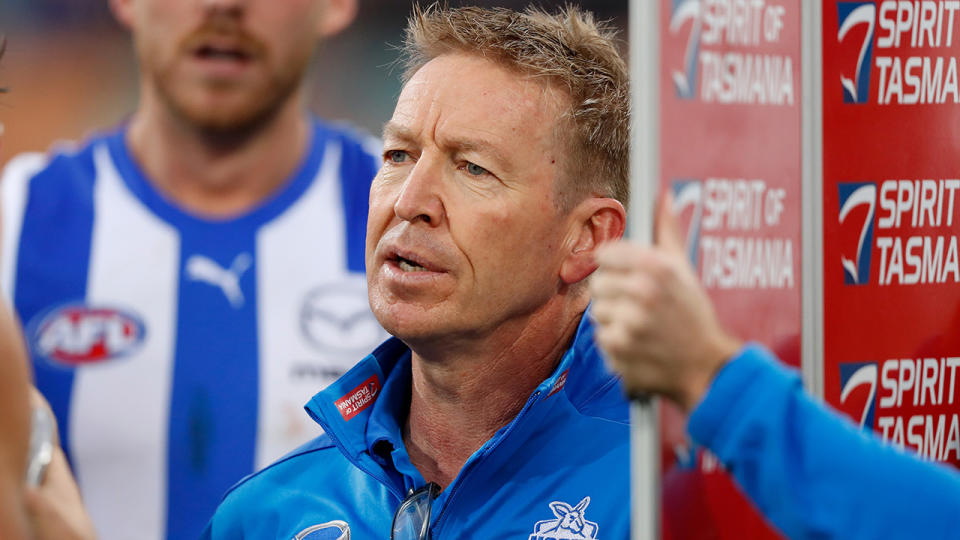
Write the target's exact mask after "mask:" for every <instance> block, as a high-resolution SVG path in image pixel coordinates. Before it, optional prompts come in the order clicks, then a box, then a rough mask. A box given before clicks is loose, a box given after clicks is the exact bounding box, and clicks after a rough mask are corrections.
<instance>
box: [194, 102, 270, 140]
mask: <svg viewBox="0 0 960 540" xmlns="http://www.w3.org/2000/svg"><path fill="white" fill-rule="evenodd" d="M275 109H276V108H275V107H274V108H264V107H259V108H257V107H254V106H252V105H234V106H230V105H227V104H223V103H220V104H216V105H213V106H186V107H181V108H180V111H179V116H180V117H181V118H182V119H183V120H184V121H185V122H186V123H187V124H189V125H190V126H192V127H194V128H195V129H197V130H198V131H201V132H203V133H206V134H209V135H222V136H226V135H238V134H243V133H249V132H250V131H255V130H256V129H257V128H258V127H259V126H261V125H263V124H265V123H267V121H268V120H269V119H270V118H271V117H272V112H273V111H274V110H275Z"/></svg>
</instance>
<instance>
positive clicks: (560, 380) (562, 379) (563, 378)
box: [547, 369, 570, 397]
mask: <svg viewBox="0 0 960 540" xmlns="http://www.w3.org/2000/svg"><path fill="white" fill-rule="evenodd" d="M567 373H570V370H569V369H566V370H564V371H563V373H561V374H560V376H559V377H557V381H556V382H555V383H553V388H551V389H550V393H549V394H547V397H550V396H552V395H554V394H556V393H557V392H559V391H560V390H562V389H563V387H564V385H566V384H567Z"/></svg>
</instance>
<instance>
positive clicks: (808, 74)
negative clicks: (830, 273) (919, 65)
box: [800, 2, 824, 398]
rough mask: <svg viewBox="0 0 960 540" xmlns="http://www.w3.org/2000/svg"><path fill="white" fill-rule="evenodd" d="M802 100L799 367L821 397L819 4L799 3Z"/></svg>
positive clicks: (821, 87) (820, 75)
mask: <svg viewBox="0 0 960 540" xmlns="http://www.w3.org/2000/svg"><path fill="white" fill-rule="evenodd" d="M801 10H802V20H801V27H800V28H801V32H802V34H801V36H802V37H801V42H802V49H801V50H802V53H801V54H802V57H801V65H802V72H801V80H802V81H803V83H802V84H803V90H802V95H803V101H802V102H801V103H802V106H801V112H800V114H801V115H802V117H801V118H802V120H801V124H802V126H803V138H802V139H801V141H802V142H801V145H802V156H803V157H802V159H803V162H802V166H801V169H802V171H803V183H802V189H801V193H802V202H801V209H802V213H803V225H802V229H801V233H800V234H801V235H802V237H801V243H802V245H803V251H802V255H801V265H802V269H803V272H802V276H803V277H802V280H803V288H802V291H803V294H802V295H801V297H802V302H803V326H802V328H801V332H802V333H801V335H802V341H801V344H802V348H801V353H802V356H801V360H800V366H801V368H802V372H803V380H804V383H805V384H806V386H807V390H809V391H810V393H812V394H813V395H815V396H818V397H820V398H823V396H824V388H823V384H824V383H823V305H824V304H823V4H822V3H821V2H803V5H802V6H801Z"/></svg>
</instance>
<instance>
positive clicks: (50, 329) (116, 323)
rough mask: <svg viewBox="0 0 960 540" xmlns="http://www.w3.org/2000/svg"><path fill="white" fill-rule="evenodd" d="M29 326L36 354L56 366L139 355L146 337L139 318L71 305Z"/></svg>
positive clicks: (116, 311) (79, 364)
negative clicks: (132, 354) (137, 351)
mask: <svg viewBox="0 0 960 540" xmlns="http://www.w3.org/2000/svg"><path fill="white" fill-rule="evenodd" d="M34 321H35V322H33V323H31V324H30V325H29V327H28V328H29V329H28V335H29V338H30V346H31V348H32V350H33V352H34V354H36V355H38V356H41V357H44V358H46V359H48V360H50V361H52V362H54V363H55V364H59V365H61V366H65V367H77V366H84V365H90V364H97V363H100V362H104V361H106V360H111V359H114V358H118V357H121V356H125V355H127V354H130V353H132V352H133V351H135V350H136V349H137V348H138V347H139V346H140V345H141V344H142V343H143V339H144V336H145V335H146V329H145V328H144V325H143V322H142V321H141V320H140V318H139V317H137V316H136V315H134V314H132V313H130V312H128V311H122V310H120V309H116V308H110V307H91V306H86V305H83V304H71V305H67V306H61V307H58V308H55V309H54V310H53V311H50V312H48V313H46V314H45V315H42V316H40V317H38V318H36V319H34Z"/></svg>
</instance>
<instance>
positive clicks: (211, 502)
mask: <svg viewBox="0 0 960 540" xmlns="http://www.w3.org/2000/svg"><path fill="white" fill-rule="evenodd" d="M110 6H111V8H112V10H113V12H114V13H115V15H116V16H117V18H118V20H119V21H120V22H121V23H123V24H124V25H125V26H127V27H128V28H129V29H130V30H131V33H132V35H133V42H134V46H135V51H136V55H137V58H138V60H139V64H140V100H139V103H138V106H137V109H136V111H135V112H134V113H133V115H132V116H131V117H130V119H129V121H128V122H125V123H123V125H121V126H120V127H119V128H117V129H113V130H110V131H109V132H107V133H104V134H100V135H97V136H94V137H92V138H91V139H90V140H89V141H87V142H86V143H84V144H83V145H80V146H78V147H75V148H59V149H57V150H56V151H55V152H52V153H51V154H49V155H46V156H39V155H28V156H23V157H19V158H16V159H14V160H13V161H12V162H11V163H10V165H9V166H8V167H7V169H6V171H5V173H4V178H3V182H2V189H3V208H2V219H3V224H2V231H3V250H4V252H3V254H2V257H0V259H2V267H0V273H2V285H3V288H4V292H5V293H6V295H8V298H9V299H11V300H12V301H13V303H14V306H15V307H16V310H17V313H18V314H19V316H20V318H21V320H22V321H23V322H24V324H25V333H26V337H27V340H28V342H29V345H30V352H31V355H32V357H33V361H34V371H35V375H36V384H37V387H38V388H39V389H40V390H41V391H42V392H43V394H44V395H45V396H46V397H47V399H48V400H49V402H50V404H51V407H52V409H53V411H54V412H55V414H56V417H57V419H58V422H59V426H60V433H61V440H62V443H63V449H64V450H65V451H66V453H67V456H68V457H69V459H70V463H71V465H72V466H73V470H74V471H75V472H76V475H77V480H78V482H79V484H80V488H81V491H82V494H83V498H84V502H85V503H86V505H87V508H88V509H89V512H90V515H91V517H92V519H93V521H94V523H95V524H96V526H97V529H98V532H99V534H100V535H101V537H102V538H104V539H114V538H116V539H121V540H126V539H130V538H164V537H167V538H195V537H196V536H197V535H199V534H200V533H201V531H202V530H203V526H204V524H205V523H206V521H207V520H208V519H209V516H210V513H211V512H213V510H214V509H215V508H216V505H217V503H218V502H219V500H220V498H221V497H222V495H223V492H224V491H225V490H226V489H227V488H229V487H230V486H231V485H233V484H234V483H235V482H237V481H238V480H239V479H240V478H242V477H243V476H244V475H246V474H249V473H251V472H252V471H254V470H256V469H257V468H259V467H262V466H264V465H266V464H268V463H270V462H271V461H273V460H275V459H276V458H278V457H279V456H281V455H283V454H284V453H285V452H287V451H289V449H290V448H293V447H296V446H297V445H299V444H303V443H304V442H305V441H308V440H310V439H311V438H313V437H315V436H316V435H317V434H318V433H319V431H318V428H317V427H316V425H315V424H314V423H313V422H310V421H309V419H308V418H304V417H303V415H302V404H303V403H304V402H305V401H306V400H307V399H309V398H310V396H311V395H313V394H314V393H315V392H316V388H317V387H318V386H321V385H324V384H327V383H329V382H330V381H333V380H335V379H336V378H337V377H338V376H339V375H341V374H343V373H344V372H345V371H346V370H347V369H348V368H349V367H350V366H352V365H353V362H354V361H355V360H356V358H357V356H358V355H359V354H362V353H364V352H366V351H368V350H369V348H370V347H372V346H375V345H376V344H377V343H379V342H380V341H382V339H383V337H384V336H385V334H384V333H383V330H382V329H381V328H380V326H379V325H378V324H377V323H376V320H375V319H374V318H373V316H372V314H371V313H370V310H369V307H368V305H367V301H366V283H365V281H364V279H363V274H362V270H363V259H364V258H363V247H364V242H363V235H364V231H365V219H366V214H367V201H368V193H369V185H370V181H371V180H372V179H373V177H374V175H375V173H376V169H377V164H378V159H377V157H376V155H377V154H379V148H377V149H376V150H375V151H373V152H371V151H370V148H369V147H370V145H369V144H368V139H367V138H361V137H358V136H356V135H353V134H352V133H351V132H349V131H347V130H344V129H341V128H338V127H334V126H331V125H328V124H326V123H323V122H320V121H318V120H317V119H315V118H313V117H311V115H310V114H309V113H308V112H307V111H306V110H305V108H304V103H303V102H304V94H305V90H304V85H303V80H304V75H305V72H306V70H307V67H308V64H309V63H310V60H311V58H312V56H313V50H314V48H315V45H316V44H317V42H318V40H320V39H322V38H324V37H326V36H329V35H331V34H334V33H336V32H337V31H339V30H340V29H342V28H344V27H345V26H346V25H347V24H349V22H350V21H351V20H352V19H353V17H354V14H355V11H356V7H357V6H356V0H285V1H282V2H278V1H272V0H111V2H110Z"/></svg>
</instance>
